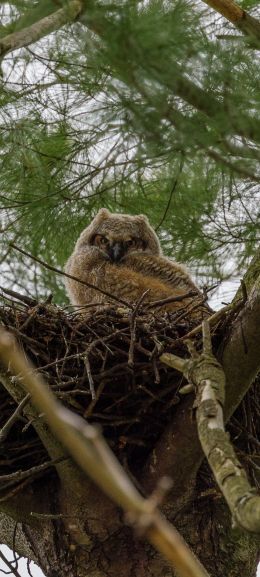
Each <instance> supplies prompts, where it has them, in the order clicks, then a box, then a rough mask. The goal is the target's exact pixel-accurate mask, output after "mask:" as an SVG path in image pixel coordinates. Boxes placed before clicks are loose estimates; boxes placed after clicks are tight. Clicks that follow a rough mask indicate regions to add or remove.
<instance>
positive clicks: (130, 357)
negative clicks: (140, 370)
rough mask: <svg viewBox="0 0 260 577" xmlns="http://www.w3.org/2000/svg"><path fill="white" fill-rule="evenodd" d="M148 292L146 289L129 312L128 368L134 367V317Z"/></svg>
mask: <svg viewBox="0 0 260 577" xmlns="http://www.w3.org/2000/svg"><path fill="white" fill-rule="evenodd" d="M148 292H149V289H147V290H146V291H145V292H144V293H143V294H142V295H141V296H140V298H139V299H138V301H137V303H136V305H135V307H134V310H133V311H132V312H131V316H130V334H131V340H130V345H129V351H128V364H129V366H130V367H133V366H134V346H135V333H136V315H137V313H138V309H139V308H140V306H141V304H142V302H143V301H144V299H145V297H146V295H147V293H148Z"/></svg>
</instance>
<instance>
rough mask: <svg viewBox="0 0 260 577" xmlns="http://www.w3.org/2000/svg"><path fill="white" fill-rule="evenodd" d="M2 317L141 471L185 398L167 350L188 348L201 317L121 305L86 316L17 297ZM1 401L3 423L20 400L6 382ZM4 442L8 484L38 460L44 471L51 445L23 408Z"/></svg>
mask: <svg viewBox="0 0 260 577" xmlns="http://www.w3.org/2000/svg"><path fill="white" fill-rule="evenodd" d="M0 318H1V320H2V323H3V324H4V325H5V326H6V327H8V329H9V330H10V331H11V332H12V333H14V334H15V336H16V337H17V339H18V341H19V343H20V345H21V346H22V347H23V349H24V351H25V352H26V354H27V355H28V357H29V358H30V360H31V361H32V362H33V363H34V365H35V366H36V367H37V369H38V371H39V372H40V373H41V374H42V375H43V377H44V379H45V381H46V382H47V383H48V385H49V386H50V387H51V389H52V390H53V391H54V392H55V395H56V396H57V398H58V399H59V400H60V401H61V402H62V403H63V404H64V405H65V406H66V407H67V408H69V409H71V410H72V411H74V412H76V413H77V414H79V415H81V416H83V417H84V418H85V419H87V420H88V421H89V422H91V423H95V424H99V425H101V426H102V431H103V434H104V436H105V438H106V439H107V441H108V443H109V444H110V446H111V448H112V449H113V450H114V452H115V453H116V454H117V456H118V458H119V459H120V461H121V462H122V463H123V464H124V465H125V466H127V467H128V468H129V469H130V470H132V471H134V472H135V473H138V471H140V469H141V467H142V465H143V464H144V462H145V460H146V459H147V457H148V455H149V453H150V451H151V449H152V448H153V447H154V445H155V443H156V441H157V440H158V438H159V437H160V435H161V433H162V431H163V430H164V429H165V427H166V426H167V423H169V421H171V420H172V419H173V418H174V413H175V411H176V410H178V405H179V404H180V403H181V402H182V398H183V397H182V395H181V394H180V388H181V386H182V385H183V384H184V383H183V377H182V376H181V375H180V374H179V373H177V372H176V371H175V370H174V369H170V368H169V367H166V366H165V365H163V364H162V363H161V362H160V360H159V357H160V354H161V352H162V351H164V352H165V351H166V352H174V353H175V354H177V355H179V356H182V357H183V356H187V348H186V345H185V336H186V335H187V334H188V333H189V332H190V331H191V330H192V329H193V328H194V326H195V325H197V324H198V320H196V321H194V320H191V319H189V318H187V317H185V315H183V314H181V311H180V310H178V312H177V313H176V312H175V313H161V314H159V313H157V314H147V313H144V312H142V311H136V310H135V311H130V312H129V311H128V310H126V309H116V308H106V309H104V310H100V311H95V312H93V314H92V315H91V316H90V315H89V316H88V317H87V318H86V316H83V315H82V316H79V315H76V314H75V313H68V312H65V311H64V310H63V309H61V308H59V307H56V306H54V305H52V304H45V305H43V304H37V305H36V306H30V305H25V304H23V303H17V302H12V303H11V305H10V304H5V305H4V306H2V307H1V308H0ZM197 344H198V346H199V337H197ZM0 404H1V409H2V410H1V416H0V427H1V428H2V427H3V426H4V425H5V423H6V422H7V421H8V419H9V418H10V416H11V415H12V414H13V413H14V411H15V409H16V407H17V405H16V403H15V401H14V400H13V399H12V397H11V396H9V394H8V393H7V391H6V389H5V388H4V387H3V386H2V385H0ZM39 418H41V417H39ZM0 450H1V457H0V476H1V478H0V488H2V489H3V488H6V487H7V486H9V484H10V482H11V484H13V481H15V480H16V477H15V476H14V477H13V475H17V481H18V480H19V479H21V478H22V477H23V475H22V473H21V472H22V471H26V470H28V469H32V468H33V471H34V472H35V474H36V475H40V474H42V473H43V472H44V470H45V465H42V464H44V463H46V461H48V456H47V455H46V451H45V449H44V447H43V445H42V444H41V441H40V439H39V437H38V436H37V434H36V432H35V430H34V428H33V422H28V419H26V418H25V417H24V416H23V415H22V414H20V415H18V417H17V419H16V420H15V422H14V424H13V426H12V428H11V430H10V431H9V433H8V435H7V437H6V439H5V440H4V443H3V444H2V446H0ZM10 475H12V477H11V478H10ZM19 475H20V476H19ZM34 476H35V475H33V474H32V478H34ZM12 479H13V481H12ZM17 481H16V482H17ZM6 482H7V483H6Z"/></svg>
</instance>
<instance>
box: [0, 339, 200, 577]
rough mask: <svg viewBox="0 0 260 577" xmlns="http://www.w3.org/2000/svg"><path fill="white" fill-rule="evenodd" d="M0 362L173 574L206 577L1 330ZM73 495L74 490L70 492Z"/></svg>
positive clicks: (99, 441)
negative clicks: (161, 557) (165, 559)
mask: <svg viewBox="0 0 260 577" xmlns="http://www.w3.org/2000/svg"><path fill="white" fill-rule="evenodd" d="M0 357H1V359H2V361H3V362H4V364H5V366H6V367H7V370H11V372H12V373H13V374H15V375H17V376H19V381H20V383H21V385H22V387H23V388H24V390H25V391H26V393H29V394H30V395H31V399H32V402H33V404H34V405H35V407H36V408H37V409H38V410H39V411H40V412H41V413H44V419H45V421H46V422H47V424H48V425H49V427H50V429H51V430H52V432H53V434H54V435H55V436H56V437H57V439H58V440H59V441H61V442H62V444H63V446H64V447H65V448H66V450H67V451H68V452H69V453H70V454H71V456H72V457H73V459H74V460H75V461H76V463H77V464H78V465H79V466H80V467H81V469H82V470H83V471H84V472H85V473H86V474H87V475H88V476H90V477H91V478H92V480H93V481H94V482H95V483H96V484H97V485H98V486H99V487H100V488H101V489H102V490H103V491H104V492H105V493H106V494H107V495H108V496H109V497H110V498H111V499H112V500H113V501H114V502H115V503H117V504H118V505H120V506H121V507H122V508H123V510H124V511H125V512H126V513H127V515H128V518H130V520H131V522H132V523H134V524H135V525H136V526H137V527H138V529H139V530H141V532H142V533H143V534H144V535H145V536H146V537H147V539H148V540H149V541H150V543H152V544H153V545H154V546H155V547H156V549H157V550H158V551H160V552H161V553H162V554H163V555H164V556H165V557H166V558H167V559H168V561H169V562H170V563H171V565H172V566H173V567H174V568H175V569H176V571H177V572H178V574H179V575H180V577H208V573H207V571H206V570H205V569H204V567H202V565H201V564H200V562H199V561H198V559H197V558H196V557H195V556H194V555H193V553H192V552H191V551H190V549H189V547H188V546H187V545H186V543H185V542H184V541H183V539H182V538H181V536H180V535H179V534H178V532H177V531H176V529H175V528H174V527H173V526H172V525H171V524H170V523H168V522H167V521H166V519H165V518H164V517H163V516H162V515H161V514H160V512H159V510H158V507H157V505H158V499H157V498H156V497H155V496H154V495H152V496H151V497H150V498H149V499H144V498H143V497H142V496H141V494H140V493H139V492H138V491H137V489H136V488H135V486H134V485H133V483H132V482H131V481H130V479H129V478H128V476H127V475H126V473H125V471H124V469H123V468H122V467H121V465H120V463H119V462H118V461H117V459H116V457H115V456H114V454H113V453H112V451H111V450H110V449H109V447H108V446H107V444H106V443H105V441H104V439H103V438H102V436H101V435H100V433H99V431H98V430H97V429H96V428H95V427H93V426H91V425H88V424H87V423H86V422H85V421H84V420H83V419H82V418H80V417H79V416H77V415H75V414H73V413H71V412H70V411H68V410H67V409H65V408H64V407H62V405H61V404H60V403H58V401H57V400H56V398H55V396H54V395H53V393H52V392H51V390H50V389H49V388H48V386H47V384H46V383H45V382H44V381H43V379H42V377H41V376H40V375H37V374H36V373H35V370H34V368H33V367H32V365H31V364H30V363H29V361H28V360H27V359H26V358H25V356H24V354H23V353H22V351H21V350H20V349H19V348H18V346H17V344H16V342H15V340H14V338H13V337H12V336H11V335H10V334H9V333H8V332H7V331H6V330H4V329H2V330H1V333H0ZM72 490H73V487H72Z"/></svg>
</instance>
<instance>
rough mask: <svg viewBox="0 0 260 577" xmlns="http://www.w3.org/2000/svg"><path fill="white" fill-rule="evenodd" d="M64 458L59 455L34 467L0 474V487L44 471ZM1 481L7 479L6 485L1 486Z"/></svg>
mask: <svg viewBox="0 0 260 577" xmlns="http://www.w3.org/2000/svg"><path fill="white" fill-rule="evenodd" d="M65 459H66V457H60V458H59V459H53V460H52V461H47V462H46V463H42V464H41V465H36V466H35V467H31V468H30V469H27V470H26V471H22V470H20V471H16V472H15V473H10V474H9V475H1V476H0V489H3V488H6V487H9V486H10V485H13V484H14V483H17V481H21V480H22V479H27V477H33V476H35V475H37V474H38V473H41V472H42V471H45V470H46V469H49V468H50V467H53V466H54V465H56V464H57V463H60V462H61V461H64V460H65ZM3 481H8V483H7V484H6V485H4V486H2V483H3Z"/></svg>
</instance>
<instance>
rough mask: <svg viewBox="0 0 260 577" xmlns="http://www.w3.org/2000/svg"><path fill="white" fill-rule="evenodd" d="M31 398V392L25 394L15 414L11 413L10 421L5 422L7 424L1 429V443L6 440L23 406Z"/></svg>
mask: <svg viewBox="0 0 260 577" xmlns="http://www.w3.org/2000/svg"><path fill="white" fill-rule="evenodd" d="M30 398H31V395H29V394H27V395H25V397H24V399H23V400H22V401H21V402H20V403H19V405H18V407H16V409H15V411H14V412H13V414H12V415H11V417H10V418H9V419H8V421H7V422H6V423H5V425H4V426H3V427H2V429H0V445H2V444H3V442H4V441H5V439H6V437H7V435H8V433H9V431H10V430H11V428H12V426H13V424H14V423H16V421H17V420H18V419H19V417H20V415H21V412H22V410H23V408H24V407H25V405H26V404H27V403H28V401H29V400H30Z"/></svg>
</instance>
